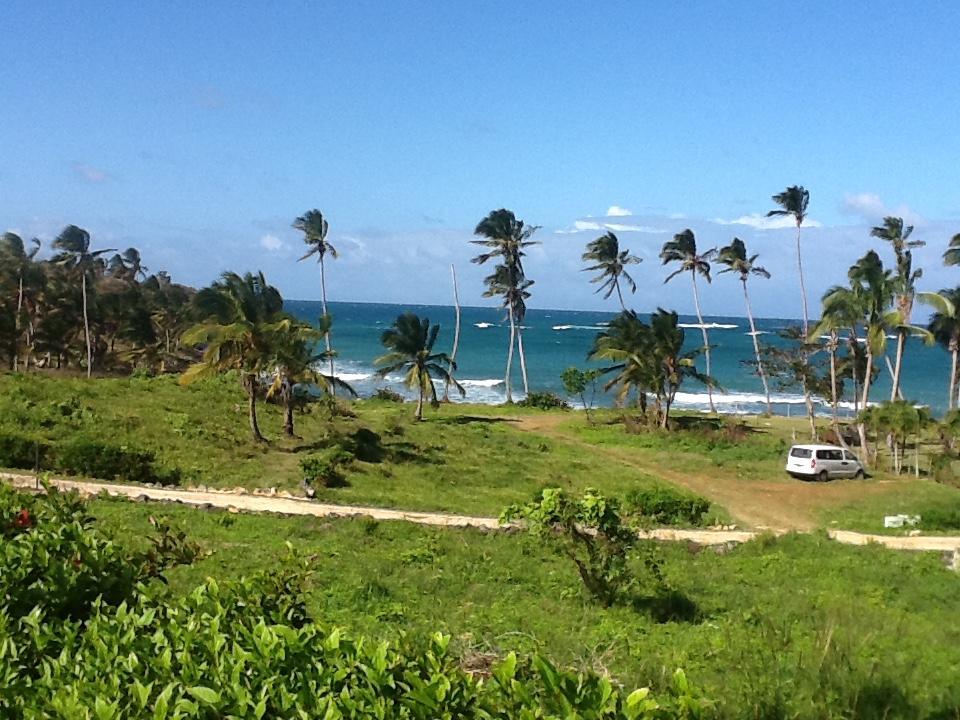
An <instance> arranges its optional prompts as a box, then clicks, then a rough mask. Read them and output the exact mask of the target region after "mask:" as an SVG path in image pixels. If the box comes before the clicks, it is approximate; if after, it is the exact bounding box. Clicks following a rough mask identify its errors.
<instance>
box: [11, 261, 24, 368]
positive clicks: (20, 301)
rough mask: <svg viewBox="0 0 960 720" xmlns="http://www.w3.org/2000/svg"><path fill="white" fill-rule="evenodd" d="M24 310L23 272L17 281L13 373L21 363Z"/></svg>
mask: <svg viewBox="0 0 960 720" xmlns="http://www.w3.org/2000/svg"><path fill="white" fill-rule="evenodd" d="M22 310H23V272H22V271H21V272H20V276H19V278H18V280H17V315H16V317H15V318H14V321H13V332H14V341H13V371H14V372H16V371H17V370H18V366H19V361H20V313H21V311H22Z"/></svg>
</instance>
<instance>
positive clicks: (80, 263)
mask: <svg viewBox="0 0 960 720" xmlns="http://www.w3.org/2000/svg"><path fill="white" fill-rule="evenodd" d="M53 247H54V249H56V250H58V251H59V252H58V254H57V255H56V256H54V258H53V261H54V262H56V263H58V264H60V265H63V266H65V267H68V268H76V270H77V271H78V272H79V273H80V288H81V292H82V294H83V335H84V338H85V340H86V343H87V377H88V378H89V377H90V375H91V373H92V372H93V345H92V344H91V342H90V314H89V312H88V309H87V304H88V299H87V276H88V275H90V274H91V273H93V272H94V270H95V268H96V267H97V261H98V259H99V258H100V256H101V255H104V254H106V253H108V252H113V251H114V248H106V249H104V250H91V249H90V233H88V232H87V231H86V230H84V229H83V228H78V227H77V226H76V225H68V226H67V227H65V228H64V229H63V232H61V233H60V234H59V235H58V236H57V238H56V240H54V241H53Z"/></svg>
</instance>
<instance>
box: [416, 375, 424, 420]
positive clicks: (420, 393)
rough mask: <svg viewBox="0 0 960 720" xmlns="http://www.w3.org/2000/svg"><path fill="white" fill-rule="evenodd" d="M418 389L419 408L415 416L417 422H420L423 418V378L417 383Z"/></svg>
mask: <svg viewBox="0 0 960 720" xmlns="http://www.w3.org/2000/svg"><path fill="white" fill-rule="evenodd" d="M417 390H418V394H417V410H416V412H415V413H414V417H415V418H416V420H417V422H420V421H421V420H423V380H422V379H421V380H420V382H419V383H418V384H417Z"/></svg>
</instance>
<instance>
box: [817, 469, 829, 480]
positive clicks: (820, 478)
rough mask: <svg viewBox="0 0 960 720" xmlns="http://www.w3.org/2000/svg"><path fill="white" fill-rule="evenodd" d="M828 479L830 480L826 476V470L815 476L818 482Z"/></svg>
mask: <svg viewBox="0 0 960 720" xmlns="http://www.w3.org/2000/svg"><path fill="white" fill-rule="evenodd" d="M829 479H830V475H828V474H827V471H826V470H821V471H820V472H819V473H818V474H817V480H819V481H820V482H826V481H827V480H829Z"/></svg>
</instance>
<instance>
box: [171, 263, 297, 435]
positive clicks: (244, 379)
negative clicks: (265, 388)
mask: <svg viewBox="0 0 960 720" xmlns="http://www.w3.org/2000/svg"><path fill="white" fill-rule="evenodd" d="M194 304H195V307H196V312H197V314H198V315H199V316H200V317H203V318H205V319H204V320H203V321H202V322H200V323H199V324H197V325H194V326H193V327H192V328H190V329H189V330H187V331H186V332H185V333H184V334H183V337H182V339H181V340H182V342H183V343H184V344H185V345H197V346H202V347H203V355H202V357H201V359H200V361H199V362H197V363H194V364H193V365H191V366H190V367H189V368H188V369H187V371H186V372H185V373H183V375H181V376H180V383H181V384H182V385H188V384H190V383H192V382H194V381H195V380H199V379H201V378H205V377H210V376H213V375H217V374H220V373H225V372H229V371H231V370H235V371H237V372H239V374H240V384H241V385H242V387H243V390H244V392H245V393H246V395H247V418H248V420H249V423H250V433H251V435H252V436H253V439H254V441H255V442H266V438H265V437H264V436H263V434H262V433H261V432H260V425H259V423H258V422H257V393H258V391H259V386H260V376H261V374H263V373H266V372H269V371H270V370H271V369H272V367H273V364H274V361H275V359H276V346H275V342H276V338H275V334H276V332H277V330H278V329H279V325H280V323H281V322H283V321H284V320H285V317H284V316H283V298H282V297H280V293H279V292H278V291H277V289H276V288H275V287H273V286H272V285H268V284H267V281H266V279H265V278H264V277H263V273H262V272H261V273H257V274H256V275H253V274H251V273H246V274H245V275H244V276H243V277H240V276H239V275H237V274H236V273H232V272H227V273H224V274H223V276H222V277H221V279H220V280H219V281H217V282H215V283H214V284H213V285H211V286H210V287H208V288H204V289H203V290H201V291H200V292H199V293H197V296H196V298H195V299H194Z"/></svg>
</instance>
